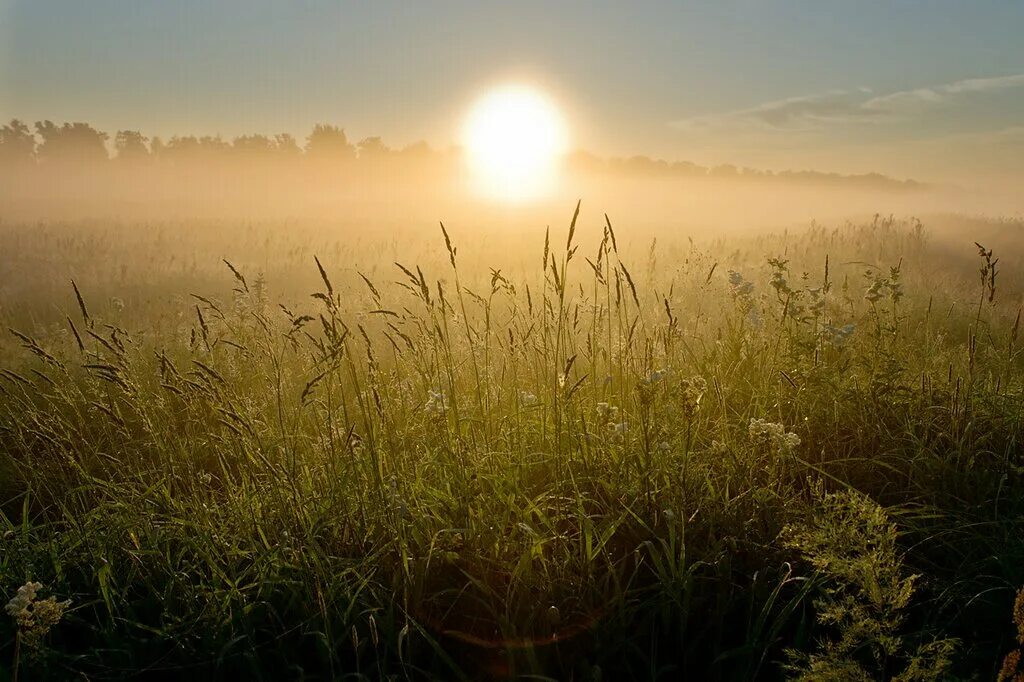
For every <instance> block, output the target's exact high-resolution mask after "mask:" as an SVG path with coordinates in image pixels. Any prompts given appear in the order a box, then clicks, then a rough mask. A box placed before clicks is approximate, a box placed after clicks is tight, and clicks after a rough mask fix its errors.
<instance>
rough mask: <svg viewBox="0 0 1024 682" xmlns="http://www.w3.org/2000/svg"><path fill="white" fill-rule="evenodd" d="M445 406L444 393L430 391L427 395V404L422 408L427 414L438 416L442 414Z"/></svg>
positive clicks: (446, 405)
mask: <svg viewBox="0 0 1024 682" xmlns="http://www.w3.org/2000/svg"><path fill="white" fill-rule="evenodd" d="M447 407H448V404H447V401H446V400H445V397H444V393H441V392H440V391H430V392H429V395H428V397H427V404H426V405H425V406H424V408H423V409H424V410H425V411H426V413H427V414H428V415H431V416H434V417H438V416H444V413H445V410H446V409H447Z"/></svg>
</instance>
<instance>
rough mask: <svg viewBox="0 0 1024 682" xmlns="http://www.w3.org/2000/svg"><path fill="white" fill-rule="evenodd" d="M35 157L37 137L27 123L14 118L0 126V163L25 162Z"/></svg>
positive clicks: (30, 161)
mask: <svg viewBox="0 0 1024 682" xmlns="http://www.w3.org/2000/svg"><path fill="white" fill-rule="evenodd" d="M35 159H36V138H35V135H33V134H32V131H31V130H30V129H29V127H28V126H27V125H26V124H24V123H22V122H21V121H19V120H18V119H16V118H14V119H11V122H10V123H8V124H7V125H5V126H4V127H3V128H0V164H3V165H15V164H25V163H32V162H33V161H35Z"/></svg>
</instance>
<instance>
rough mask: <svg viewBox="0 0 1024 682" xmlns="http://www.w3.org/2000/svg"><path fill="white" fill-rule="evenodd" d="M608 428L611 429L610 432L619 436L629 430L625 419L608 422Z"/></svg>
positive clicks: (622, 435)
mask: <svg viewBox="0 0 1024 682" xmlns="http://www.w3.org/2000/svg"><path fill="white" fill-rule="evenodd" d="M608 428H609V429H611V432H612V433H613V434H615V435H616V436H618V437H620V438H621V437H624V436H625V435H626V432H627V431H629V424H627V423H626V422H625V421H621V422H617V423H612V424H609V425H608Z"/></svg>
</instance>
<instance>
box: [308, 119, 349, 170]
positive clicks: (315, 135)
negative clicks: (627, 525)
mask: <svg viewBox="0 0 1024 682" xmlns="http://www.w3.org/2000/svg"><path fill="white" fill-rule="evenodd" d="M306 154H307V155H308V156H309V157H310V158H312V159H318V160H331V161H338V160H349V159H353V158H355V155H356V148H355V147H354V146H353V145H352V144H350V143H349V141H348V137H346V136H345V130H344V129H342V128H339V127H337V126H332V125H327V124H325V123H317V124H316V125H315V126H314V127H313V132H311V133H310V134H309V137H308V138H307V139H306Z"/></svg>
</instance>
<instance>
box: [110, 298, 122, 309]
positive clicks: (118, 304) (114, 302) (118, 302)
mask: <svg viewBox="0 0 1024 682" xmlns="http://www.w3.org/2000/svg"><path fill="white" fill-rule="evenodd" d="M110 307H111V308H113V309H114V310H116V311H117V312H121V311H122V310H124V299H122V298H118V297H117V296H113V297H111V299H110Z"/></svg>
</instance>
